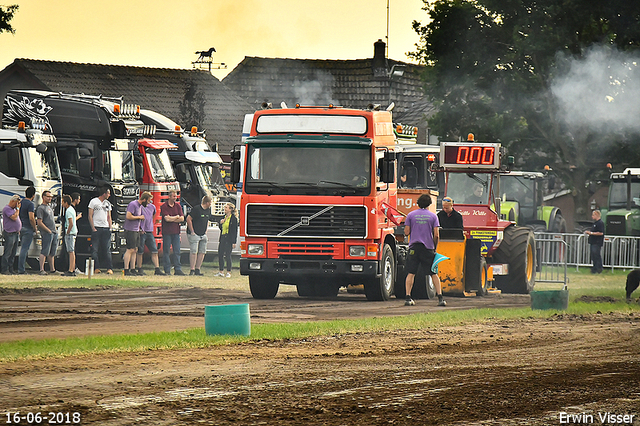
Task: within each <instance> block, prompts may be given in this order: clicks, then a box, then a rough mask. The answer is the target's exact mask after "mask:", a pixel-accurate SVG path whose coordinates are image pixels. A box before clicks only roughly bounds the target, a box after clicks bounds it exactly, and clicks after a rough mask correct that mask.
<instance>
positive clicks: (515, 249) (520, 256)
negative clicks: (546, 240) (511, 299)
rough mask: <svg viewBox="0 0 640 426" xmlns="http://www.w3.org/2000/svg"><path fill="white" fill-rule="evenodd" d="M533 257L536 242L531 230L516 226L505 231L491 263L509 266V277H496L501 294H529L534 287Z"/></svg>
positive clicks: (496, 283) (534, 255)
mask: <svg viewBox="0 0 640 426" xmlns="http://www.w3.org/2000/svg"><path fill="white" fill-rule="evenodd" d="M535 257H536V241H535V237H534V235H533V231H532V230H531V229H529V228H526V227H522V228H521V227H517V226H510V227H508V228H507V229H505V230H504V239H503V240H502V243H501V244H500V246H499V247H498V248H497V249H496V251H495V253H494V254H493V261H494V262H495V263H507V264H509V275H496V277H495V285H496V287H497V288H499V289H500V290H502V292H503V293H516V294H528V293H530V292H531V290H533V286H534V285H535V266H536V258H535Z"/></svg>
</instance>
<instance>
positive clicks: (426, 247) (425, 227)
mask: <svg viewBox="0 0 640 426" xmlns="http://www.w3.org/2000/svg"><path fill="white" fill-rule="evenodd" d="M430 205H431V195H429V194H422V195H421V196H420V197H419V198H418V207H419V209H417V210H413V211H411V212H409V214H408V215H407V218H406V219H405V221H404V234H405V235H408V236H409V254H408V256H407V264H406V267H405V269H406V271H407V280H406V281H405V288H406V291H407V297H406V300H405V302H404V304H405V306H413V305H415V304H416V303H415V302H414V301H413V299H412V298H411V289H412V288H413V281H414V279H415V277H416V273H417V272H418V267H419V266H420V265H422V269H423V271H424V272H425V274H428V275H430V276H431V281H433V286H434V287H435V289H436V294H437V295H438V306H446V305H447V302H445V301H444V299H443V297H442V287H441V285H440V279H439V278H438V274H437V273H434V272H433V270H432V269H431V266H432V265H433V259H434V258H435V255H436V247H438V239H439V238H440V234H439V231H438V228H439V227H440V222H439V221H438V216H437V215H436V214H435V213H433V212H431V211H429V206H430Z"/></svg>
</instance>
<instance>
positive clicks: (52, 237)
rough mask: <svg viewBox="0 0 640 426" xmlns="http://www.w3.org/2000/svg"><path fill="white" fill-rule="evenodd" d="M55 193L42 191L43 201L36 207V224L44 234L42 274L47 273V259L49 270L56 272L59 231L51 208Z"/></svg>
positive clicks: (41, 251) (41, 262)
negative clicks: (45, 266) (45, 267)
mask: <svg viewBox="0 0 640 426" xmlns="http://www.w3.org/2000/svg"><path fill="white" fill-rule="evenodd" d="M52 199H53V195H52V194H51V191H44V192H43V193H42V203H41V204H40V205H39V206H38V208H37V209H36V224H37V225H38V230H39V231H40V235H42V249H41V250H40V275H47V273H46V272H45V270H44V264H45V261H47V260H48V261H49V272H50V273H51V274H53V273H54V272H56V265H55V262H54V257H55V255H56V250H57V248H58V233H57V232H56V223H55V219H54V216H53V209H52V208H51V200H52Z"/></svg>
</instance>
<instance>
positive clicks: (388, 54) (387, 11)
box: [385, 0, 390, 59]
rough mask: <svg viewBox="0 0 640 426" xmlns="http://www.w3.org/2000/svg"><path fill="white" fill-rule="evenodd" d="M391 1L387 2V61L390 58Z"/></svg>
mask: <svg viewBox="0 0 640 426" xmlns="http://www.w3.org/2000/svg"><path fill="white" fill-rule="evenodd" d="M389 1H390V0H387V45H386V46H385V53H386V57H387V59H388V58H389Z"/></svg>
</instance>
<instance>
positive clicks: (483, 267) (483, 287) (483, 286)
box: [476, 257, 489, 296]
mask: <svg viewBox="0 0 640 426" xmlns="http://www.w3.org/2000/svg"><path fill="white" fill-rule="evenodd" d="M487 275H488V268H487V260H486V259H485V258H484V257H483V258H482V259H480V289H479V290H478V292H477V293H476V294H477V295H478V296H486V295H487V294H488V291H487V288H488V286H489V281H487Z"/></svg>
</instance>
